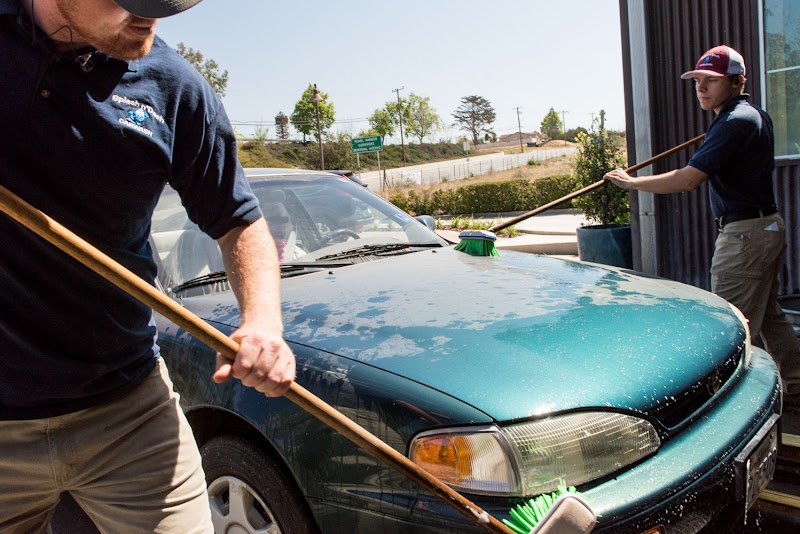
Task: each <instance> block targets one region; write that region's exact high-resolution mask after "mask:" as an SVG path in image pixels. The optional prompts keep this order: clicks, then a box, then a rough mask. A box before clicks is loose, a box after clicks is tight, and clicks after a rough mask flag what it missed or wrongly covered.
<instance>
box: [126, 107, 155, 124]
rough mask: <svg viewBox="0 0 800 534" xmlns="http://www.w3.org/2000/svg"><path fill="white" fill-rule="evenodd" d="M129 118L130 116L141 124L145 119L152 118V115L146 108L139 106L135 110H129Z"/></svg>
mask: <svg viewBox="0 0 800 534" xmlns="http://www.w3.org/2000/svg"><path fill="white" fill-rule="evenodd" d="M128 118H130V119H131V120H132V121H133V122H135V123H136V124H138V125H139V126H141V125H142V123H143V122H144V121H146V120H147V119H149V118H150V115H148V113H147V112H146V111H145V110H144V108H139V109H137V110H135V111H129V112H128Z"/></svg>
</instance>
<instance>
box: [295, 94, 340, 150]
mask: <svg viewBox="0 0 800 534" xmlns="http://www.w3.org/2000/svg"><path fill="white" fill-rule="evenodd" d="M320 96H322V100H321V101H320V103H319V123H320V129H321V130H322V131H321V132H318V131H317V113H316V109H315V105H314V100H313V98H314V84H313V83H310V84H308V87H307V88H306V90H305V91H303V95H302V96H301V97H300V100H298V101H297V103H296V104H295V105H294V111H293V112H292V116H291V117H289V120H290V121H291V123H292V126H294V127H295V129H297V131H298V132H300V133H302V134H303V141H304V142H305V140H306V136H307V135H311V133H312V132H313V133H314V137H315V138H316V140H317V142H320V140H321V139H322V135H323V134H324V133H325V131H326V130H327V129H328V128H330V127H331V125H332V124H333V121H334V120H335V118H336V112H335V111H334V109H333V104H331V103H330V102H328V95H327V94H326V93H323V92H322V91H320Z"/></svg>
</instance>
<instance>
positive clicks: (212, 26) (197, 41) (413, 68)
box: [157, 0, 625, 140]
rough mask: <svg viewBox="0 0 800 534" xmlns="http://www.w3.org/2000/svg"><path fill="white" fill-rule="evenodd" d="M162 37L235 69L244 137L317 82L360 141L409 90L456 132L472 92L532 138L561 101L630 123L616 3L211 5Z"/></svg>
mask: <svg viewBox="0 0 800 534" xmlns="http://www.w3.org/2000/svg"><path fill="white" fill-rule="evenodd" d="M157 33H158V34H159V35H160V36H161V37H162V38H163V39H164V40H165V41H166V42H167V43H168V44H170V45H171V46H173V47H175V46H176V45H177V44H178V43H179V42H183V43H184V44H185V45H186V46H188V47H191V48H194V49H195V50H199V51H200V52H202V53H203V55H204V56H205V57H206V58H210V59H214V60H215V61H216V62H217V63H219V65H220V67H221V68H222V69H223V70H227V71H228V76H229V82H228V88H227V92H226V96H225V97H224V99H223V101H224V103H225V108H226V110H227V112H228V115H229V117H230V118H231V121H232V122H234V124H235V125H236V128H237V129H238V130H239V131H240V132H242V133H243V134H245V135H252V134H253V132H254V131H255V126H254V124H255V123H258V122H260V121H261V122H263V124H264V126H265V127H269V128H270V134H271V135H274V133H275V129H274V127H272V126H271V125H272V123H274V117H275V115H276V114H277V113H278V112H279V111H282V112H283V113H285V114H286V115H290V114H291V112H292V110H293V109H294V105H295V102H297V100H298V99H299V98H300V96H301V94H302V92H303V90H304V89H305V88H306V87H307V86H308V84H309V83H316V84H317V86H318V87H319V88H320V90H322V91H323V92H325V93H327V94H328V97H329V100H330V101H331V102H332V103H333V105H334V107H335V109H336V120H337V123H336V124H335V125H334V127H333V129H334V130H342V131H346V132H348V133H351V134H352V135H357V134H358V133H359V132H360V131H362V130H366V129H367V128H369V123H368V122H367V120H366V119H367V118H368V117H369V116H370V115H371V114H372V113H373V111H374V110H375V109H377V108H380V107H382V106H383V105H384V104H385V103H386V102H387V101H390V100H394V99H395V98H396V93H395V92H394V91H393V90H394V89H398V88H401V87H403V89H402V90H401V91H400V95H401V96H405V97H407V96H408V95H409V94H410V93H412V92H414V93H416V94H419V95H422V96H427V97H430V101H431V105H432V106H433V107H434V108H436V110H437V112H438V113H439V115H440V116H441V117H442V119H443V121H444V122H445V123H447V124H448V125H450V124H452V122H453V118H452V113H453V111H454V110H455V109H456V108H457V107H458V106H459V104H460V100H461V98H462V97H464V96H467V95H480V96H483V97H485V98H486V99H488V100H489V101H490V102H491V104H492V106H493V107H494V110H495V113H496V114H497V120H496V122H495V123H494V130H495V132H497V133H498V134H504V133H512V132H515V131H517V129H518V127H517V111H516V108H517V107H519V108H520V115H519V118H520V121H521V123H522V130H523V131H532V130H537V131H538V130H539V129H540V124H541V121H542V118H543V117H544V116H545V114H546V113H547V112H548V111H549V109H550V108H551V107H552V108H553V109H555V110H556V111H558V112H559V114H561V112H562V111H565V112H566V113H564V114H563V117H564V120H565V123H566V126H567V128H573V127H575V126H583V127H587V128H588V127H589V125H590V123H591V120H592V114H594V116H595V117H597V114H598V112H599V110H600V109H605V111H606V120H607V127H609V128H613V129H620V130H621V129H623V128H624V126H625V116H624V113H625V110H624V95H623V80H622V59H621V43H620V24H619V4H618V0H556V1H552V0H548V1H543V0H499V1H495V2H492V1H490V0H489V1H486V0H485V1H477V0H458V1H455V0H427V1H423V0H404V1H401V2H388V1H373V2H353V1H350V0H339V1H321V0H303V1H269V0H205V1H204V2H201V3H200V4H198V5H197V6H195V7H193V8H191V9H190V10H188V11H186V12H185V13H182V14H179V15H176V16H174V17H170V18H167V19H163V20H161V21H159V23H158V29H157ZM292 132H293V134H294V130H293V129H292ZM458 135H461V132H458V131H457V129H455V128H448V130H447V131H445V132H443V133H441V134H439V135H437V136H436V138H437V139H438V138H450V139H453V140H454V139H455V138H456V137H457V136H458Z"/></svg>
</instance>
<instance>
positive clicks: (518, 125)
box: [517, 106, 525, 154]
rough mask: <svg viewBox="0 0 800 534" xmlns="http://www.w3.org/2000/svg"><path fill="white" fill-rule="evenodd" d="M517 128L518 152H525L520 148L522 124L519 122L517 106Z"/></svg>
mask: <svg viewBox="0 0 800 534" xmlns="http://www.w3.org/2000/svg"><path fill="white" fill-rule="evenodd" d="M517 128H518V129H519V152H520V154H522V153H523V152H525V150H523V148H522V123H521V122H520V121H519V106H518V107H517Z"/></svg>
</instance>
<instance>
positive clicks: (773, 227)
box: [711, 213, 800, 393]
mask: <svg viewBox="0 0 800 534" xmlns="http://www.w3.org/2000/svg"><path fill="white" fill-rule="evenodd" d="M785 249H786V230H785V228H784V223H783V218H782V217H781V216H780V214H778V213H775V214H773V215H768V216H766V217H760V218H757V219H748V220H745V221H736V222H732V223H729V224H726V225H725V227H724V228H723V230H722V232H720V234H719V236H718V237H717V241H716V247H715V250H714V258H713V259H712V260H711V290H712V291H713V292H714V293H716V294H717V295H719V296H720V297H722V298H724V299H725V300H727V301H728V302H730V303H731V304H733V305H734V306H736V307H737V308H739V309H740V310H741V312H742V313H743V314H744V316H745V317H747V320H748V321H749V323H750V333H751V334H752V337H753V340H754V342H755V341H758V339H759V336H761V340H762V341H763V343H764V347H765V348H766V350H767V352H769V353H770V355H771V356H772V357H773V358H774V359H775V362H776V363H777V364H778V367H779V369H780V371H781V378H782V379H783V384H784V391H785V392H787V393H800V346H798V342H797V337H796V336H795V333H794V330H793V329H792V325H791V324H790V323H789V321H788V320H787V319H786V315H785V314H784V313H783V310H782V309H781V306H780V304H778V273H779V270H780V268H781V265H782V261H783V252H784V250H785Z"/></svg>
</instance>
